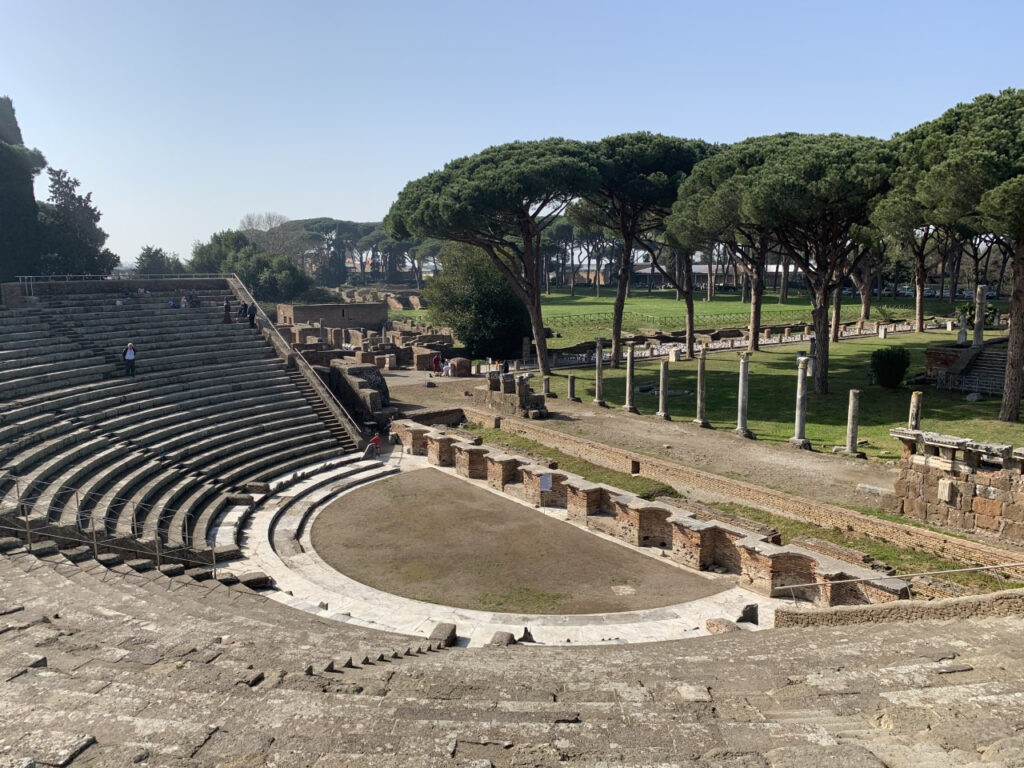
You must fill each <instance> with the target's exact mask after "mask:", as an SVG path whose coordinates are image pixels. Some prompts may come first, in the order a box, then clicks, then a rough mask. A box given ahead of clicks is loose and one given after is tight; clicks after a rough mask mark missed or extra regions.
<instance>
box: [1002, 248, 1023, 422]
mask: <svg viewBox="0 0 1024 768" xmlns="http://www.w3.org/2000/svg"><path fill="white" fill-rule="evenodd" d="M1022 383H1024V237H1022V238H1019V239H1018V240H1017V242H1016V244H1015V247H1014V252H1013V281H1012V283H1011V288H1010V338H1009V339H1008V340H1007V344H1006V377H1005V378H1004V379H1003V402H1002V404H1001V405H1000V406H999V420H1000V421H1020V396H1021V385H1022Z"/></svg>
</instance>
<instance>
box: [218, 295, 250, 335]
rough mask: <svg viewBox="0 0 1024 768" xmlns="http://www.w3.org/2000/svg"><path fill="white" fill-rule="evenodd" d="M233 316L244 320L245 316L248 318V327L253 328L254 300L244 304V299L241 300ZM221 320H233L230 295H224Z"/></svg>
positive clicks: (229, 321)
mask: <svg viewBox="0 0 1024 768" xmlns="http://www.w3.org/2000/svg"><path fill="white" fill-rule="evenodd" d="M235 317H237V318H238V319H239V320H244V319H245V318H249V327H250V328H255V327H256V302H255V301H254V302H253V303H252V304H246V303H245V302H244V301H243V302H241V303H240V304H239V305H238V311H237V312H236V313H235ZM222 322H224V323H231V322H233V321H232V319H231V297H230V296H225V297H224V319H223V321H222Z"/></svg>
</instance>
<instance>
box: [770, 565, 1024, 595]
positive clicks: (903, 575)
mask: <svg viewBox="0 0 1024 768" xmlns="http://www.w3.org/2000/svg"><path fill="white" fill-rule="evenodd" d="M1003 568H1024V562H1022V563H1005V564H1003V565H976V566H972V567H970V568H948V569H946V570H943V571H920V572H918V573H901V574H892V575H886V574H882V575H879V576H862V577H860V578H856V579H836V580H835V581H813V582H809V583H807V584H783V585H781V586H779V587H776V589H788V590H790V591H791V592H792V590H794V589H803V588H805V587H831V586H832V585H834V584H859V583H861V582H865V581H885V580H887V579H900V580H902V581H907V580H908V579H912V578H914V577H916V576H942V575H943V574H947V573H968V572H971V571H996V570H1000V569H1003ZM794 599H795V597H794Z"/></svg>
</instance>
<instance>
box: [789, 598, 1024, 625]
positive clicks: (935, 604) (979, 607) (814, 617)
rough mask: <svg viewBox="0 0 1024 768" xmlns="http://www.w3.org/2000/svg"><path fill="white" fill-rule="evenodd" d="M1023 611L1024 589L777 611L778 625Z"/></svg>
mask: <svg viewBox="0 0 1024 768" xmlns="http://www.w3.org/2000/svg"><path fill="white" fill-rule="evenodd" d="M1022 611H1024V590H1021V589H1015V590H1008V591H1006V592H997V593H995V594H991V595H972V596H971V597H954V598H947V599H945V600H930V601H927V602H925V601H918V600H898V601H894V602H887V603H879V604H876V605H863V606H861V605H856V606H848V605H841V606H837V607H835V608H828V609H825V610H820V611H810V612H803V611H790V610H787V609H785V608H779V609H778V610H777V611H775V627H776V628H783V627H838V626H847V625H850V624H872V623H883V622H892V621H927V620H948V619H973V618H978V617H981V616H1014V615H1019V614H1020V613H1021V612H1022Z"/></svg>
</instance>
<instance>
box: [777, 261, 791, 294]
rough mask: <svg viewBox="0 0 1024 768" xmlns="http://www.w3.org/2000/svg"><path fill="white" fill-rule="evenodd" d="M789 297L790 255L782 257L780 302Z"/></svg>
mask: <svg viewBox="0 0 1024 768" xmlns="http://www.w3.org/2000/svg"><path fill="white" fill-rule="evenodd" d="M788 299H789V257H788V256H783V257H782V284H781V285H780V287H779V304H785V303H786V301H787V300H788Z"/></svg>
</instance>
